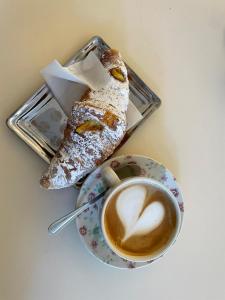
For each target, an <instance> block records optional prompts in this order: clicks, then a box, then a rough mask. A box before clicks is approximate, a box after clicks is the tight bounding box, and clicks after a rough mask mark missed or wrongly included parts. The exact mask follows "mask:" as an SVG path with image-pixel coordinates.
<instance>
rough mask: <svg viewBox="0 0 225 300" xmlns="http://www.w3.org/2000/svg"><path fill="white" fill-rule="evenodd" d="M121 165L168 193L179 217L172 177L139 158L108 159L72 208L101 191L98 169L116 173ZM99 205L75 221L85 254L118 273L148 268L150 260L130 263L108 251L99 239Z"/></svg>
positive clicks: (161, 167)
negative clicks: (92, 256)
mask: <svg viewBox="0 0 225 300" xmlns="http://www.w3.org/2000/svg"><path fill="white" fill-rule="evenodd" d="M124 165H133V166H135V169H136V170H137V172H138V174H137V175H139V176H146V177H150V178H153V179H155V180H158V181H160V182H161V183H163V184H164V185H165V186H166V187H167V188H168V189H170V190H171V192H172V193H173V194H174V196H175V197H176V199H177V202H178V204H179V207H180V210H181V212H182V216H183V211H184V205H183V198H182V195H181V191H180V188H179V186H178V184H177V182H176V179H175V177H174V176H173V175H172V174H171V172H170V171H169V170H167V169H166V168H165V167H164V166H163V165H161V164H159V163H158V162H156V161H154V160H152V159H150V158H148V157H144V156H139V155H129V156H119V157H116V158H112V159H110V160H107V161H106V162H105V163H104V164H102V165H101V166H100V167H99V168H97V169H96V170H95V171H94V172H93V173H91V174H90V175H89V176H88V178H87V179H86V181H85V182H84V184H83V185H82V188H81V190H80V194H79V196H78V199H77V203H76V208H78V207H80V206H82V205H84V204H85V203H87V202H88V200H90V199H92V198H94V197H96V196H97V195H98V194H100V193H102V192H103V191H105V189H106V185H105V183H104V181H103V179H102V177H101V170H102V168H104V167H106V166H111V167H112V168H113V169H114V170H117V169H119V168H121V167H122V166H124ZM103 201H104V199H103ZM103 201H100V202H97V203H96V204H94V205H93V206H91V207H90V208H88V209H86V210H85V211H84V212H83V213H81V214H80V215H79V216H78V217H77V218H76V225H77V228H78V231H79V233H80V237H81V240H82V241H83V242H84V244H85V246H86V248H87V249H88V250H89V252H90V253H91V254H93V255H94V256H95V257H96V258H97V259H99V260H100V261H101V262H103V263H106V264H108V265H110V266H113V267H116V268H121V269H134V268H139V267H143V266H147V265H149V264H151V263H152V262H153V261H154V260H152V261H148V262H132V261H128V260H125V259H123V258H120V257H119V256H118V255H117V254H115V253H114V252H113V251H112V250H111V249H110V248H109V247H108V245H107V244H106V242H105V240H104V237H103V235H102V231H101V224H100V211H101V206H102V202H103Z"/></svg>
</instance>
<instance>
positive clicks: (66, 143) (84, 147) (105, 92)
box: [41, 50, 129, 189]
mask: <svg viewBox="0 0 225 300" xmlns="http://www.w3.org/2000/svg"><path fill="white" fill-rule="evenodd" d="M102 63H103V65H104V66H105V68H106V69H107V70H108V71H109V73H110V74H111V79H110V81H109V82H108V83H107V85H106V86H105V87H104V88H102V89H100V90H95V91H94V90H89V91H88V92H86V93H85V95H84V96H83V97H82V99H81V101H80V102H75V103H74V106H73V108H72V112H71V116H70V118H69V120H68V123H67V127H66V130H65V133H64V140H63V142H62V144H61V146H60V148H59V150H58V151H57V153H56V155H55V156H54V157H53V159H52V161H51V163H50V166H49V168H48V171H47V172H46V174H45V175H44V176H43V177H42V179H41V185H42V186H43V187H45V188H48V189H59V188H65V187H68V186H71V185H73V184H75V183H76V182H77V181H78V180H79V179H81V178H82V177H84V176H85V175H86V174H88V173H89V172H91V171H92V170H93V169H94V168H95V167H96V166H98V165H99V164H101V163H102V162H103V161H104V160H105V159H106V158H107V157H109V156H110V155H111V154H112V153H113V151H114V150H115V148H116V147H117V146H118V145H119V143H120V142H121V140H122V139H123V137H124V134H125V132H126V111H127V106H128V101H129V82H128V78H127V70H126V67H125V65H124V63H123V61H122V58H121V56H120V55H119V53H118V52H116V51H115V50H108V51H106V52H105V53H104V54H103V56H102Z"/></svg>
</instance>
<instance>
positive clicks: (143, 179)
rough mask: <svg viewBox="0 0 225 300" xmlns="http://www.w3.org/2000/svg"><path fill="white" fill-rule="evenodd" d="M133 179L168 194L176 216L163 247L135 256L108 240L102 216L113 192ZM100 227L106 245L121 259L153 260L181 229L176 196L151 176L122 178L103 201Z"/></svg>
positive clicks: (167, 246) (161, 253)
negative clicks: (124, 251) (173, 229)
mask: <svg viewBox="0 0 225 300" xmlns="http://www.w3.org/2000/svg"><path fill="white" fill-rule="evenodd" d="M133 181H135V183H143V182H144V183H145V182H146V183H150V185H151V186H154V187H156V188H157V187H158V188H159V190H163V191H164V192H165V193H166V194H167V195H168V196H169V199H170V201H172V203H173V205H174V207H175V210H176V216H177V226H176V229H175V232H174V234H173V237H172V238H171V240H170V241H169V243H168V244H167V245H166V246H165V248H163V249H162V250H159V251H156V252H155V253H153V254H151V255H146V256H135V255H128V254H124V253H123V252H122V251H120V250H119V249H117V248H116V247H115V246H114V245H113V244H112V243H111V241H110V239H109V238H108V236H107V233H106V230H105V225H104V216H105V210H106V207H107V205H108V203H109V202H110V200H111V199H112V198H113V196H114V195H115V193H117V192H118V191H119V190H120V189H122V188H123V187H124V186H129V183H130V184H132V182H133ZM101 229H102V233H103V236H104V239H105V241H106V243H107V245H108V246H109V248H110V249H111V250H112V251H113V252H115V253H116V254H117V255H118V256H120V257H121V258H123V259H127V260H130V261H135V262H147V261H150V260H155V259H157V258H159V257H161V256H163V255H164V254H165V253H166V252H167V251H168V250H169V248H170V247H171V246H172V245H173V244H174V243H175V241H176V239H177V237H178V235H179V232H180V229H181V211H180V208H179V205H178V203H177V200H176V197H175V196H174V195H173V193H172V192H171V191H170V190H169V189H168V188H167V187H166V186H165V185H164V184H162V183H161V182H159V181H157V180H155V179H152V178H148V177H144V176H135V177H132V178H126V179H124V180H122V181H121V182H120V183H119V184H117V185H116V186H114V187H112V188H110V190H109V192H108V194H107V197H106V199H105V201H104V204H103V207H102V211H101Z"/></svg>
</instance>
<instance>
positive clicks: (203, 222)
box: [0, 0, 225, 300]
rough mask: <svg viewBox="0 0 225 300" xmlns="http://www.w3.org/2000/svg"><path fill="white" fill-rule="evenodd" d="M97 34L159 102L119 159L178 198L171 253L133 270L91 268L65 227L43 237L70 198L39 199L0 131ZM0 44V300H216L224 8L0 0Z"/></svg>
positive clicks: (224, 147) (224, 276) (220, 253)
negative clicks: (179, 213)
mask: <svg viewBox="0 0 225 300" xmlns="http://www.w3.org/2000/svg"><path fill="white" fill-rule="evenodd" d="M96 34H98V35H100V36H102V37H103V38H104V39H105V40H106V41H107V42H108V43H109V44H110V45H111V46H113V47H114V48H117V49H119V50H120V51H121V52H122V54H123V56H124V58H125V59H126V61H127V62H128V63H129V65H130V66H131V67H133V68H134V69H135V70H136V72H137V73H138V74H139V75H140V76H141V77H142V78H143V79H144V81H145V82H146V83H147V84H149V85H150V86H151V87H152V88H153V89H154V91H155V92H156V93H157V94H158V95H159V96H160V97H161V99H162V106H161V108H160V109H159V110H158V111H157V112H156V113H155V114H154V115H153V116H152V117H151V118H149V119H148V120H147V121H146V122H145V123H144V124H143V126H141V128H139V129H138V130H137V131H136V133H135V135H134V136H133V137H132V138H131V139H130V140H129V142H128V143H127V144H126V145H125V146H124V147H123V148H122V149H121V150H120V151H119V152H120V154H121V153H123V154H128V153H136V154H144V155H148V156H150V157H152V158H154V159H157V160H159V161H161V162H162V163H164V164H165V165H166V166H167V167H168V168H169V169H170V170H171V171H172V172H174V174H175V175H176V177H177V178H178V181H179V182H180V184H181V187H182V190H183V194H184V197H185V211H186V213H185V219H184V224H183V228H182V232H181V236H180V238H179V240H178V241H177V243H176V245H175V246H174V247H173V249H171V251H170V252H169V253H168V254H167V256H166V257H164V258H163V259H162V260H160V261H159V262H158V263H155V264H153V265H152V266H151V267H149V268H144V269H140V270H134V271H120V270H116V269H113V268H109V267H107V266H105V265H103V264H101V263H99V262H98V261H97V260H96V259H94V258H93V257H92V256H91V255H90V254H89V253H88V252H86V250H85V248H84V246H83V245H82V244H81V243H80V240H79V236H78V233H77V232H76V229H75V226H74V224H71V225H70V226H69V227H68V228H67V229H66V230H64V232H61V234H59V235H58V236H56V237H49V236H48V233H47V227H48V225H49V223H51V222H52V221H53V220H54V219H55V218H57V217H60V216H61V215H63V214H65V213H67V212H68V211H70V210H71V209H73V207H74V202H75V198H76V193H75V191H73V190H72V189H67V190H61V191H52V192H48V191H45V190H43V189H40V188H39V184H38V181H39V178H40V175H41V174H42V172H43V171H44V170H45V168H46V164H45V163H44V162H43V161H42V160H41V159H40V158H39V157H38V156H37V155H36V154H35V153H34V152H33V151H32V150H31V149H29V147H28V146H26V145H25V144H24V143H23V142H22V141H20V140H19V138H18V137H16V136H15V134H14V133H12V132H11V131H10V130H8V129H7V128H6V126H5V119H6V118H7V117H8V116H9V115H10V114H11V113H12V112H13V111H14V110H15V109H17V107H18V106H19V105H21V104H22V103H23V101H24V100H25V99H26V98H27V97H28V96H30V95H31V94H32V93H33V92H34V91H35V90H36V89H37V88H38V87H39V86H40V84H41V83H42V79H41V76H40V74H39V70H40V69H41V68H42V67H44V66H45V65H47V64H48V63H49V62H50V61H51V60H52V59H54V58H57V59H58V60H59V61H61V62H62V63H64V62H65V61H66V60H67V59H68V58H69V57H70V56H71V55H72V54H73V53H74V52H75V51H76V50H77V49H79V48H80V47H81V46H82V45H83V44H84V43H85V42H86V41H87V40H88V39H89V38H90V37H91V36H93V35H96ZM0 45H1V46H0V122H1V124H0V140H1V143H0V166H1V175H0V176H1V178H0V186H1V196H0V205H1V207H0V221H1V226H0V237H1V242H0V277H1V278H0V299H1V300H15V299H16V300H40V299H41V300H61V299H63V300H69V299H87V300H88V299H99V300H100V299H104V300H105V299H107V300H112V299H129V300H133V299H160V300H170V299H171V300H174V299H182V300H190V299H196V300H212V299H213V300H222V299H225V236H224V230H225V199H224V185H225V159H224V153H225V130H224V129H225V121H224V119H225V118H224V113H225V104H224V97H225V58H224V57H225V2H224V1H222V0H195V1H194V0H181V1H178V0H171V1H165V0H158V1H153V0H151V1H147V0H145V1H143V0H139V1H134V0H130V1H128V0H127V1H125V0H124V1H119V0H114V1H97V0H95V1H78V0H65V1H60V0H54V1H53V0H48V1H44V0H32V1H30V0H20V1H18V0H2V1H1V2H0Z"/></svg>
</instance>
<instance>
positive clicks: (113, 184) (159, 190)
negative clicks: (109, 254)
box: [101, 167, 181, 262]
mask: <svg viewBox="0 0 225 300" xmlns="http://www.w3.org/2000/svg"><path fill="white" fill-rule="evenodd" d="M102 175H103V178H104V179H105V181H106V182H107V185H108V186H109V187H110V188H109V191H108V192H107V195H106V199H105V202H104V204H103V208H102V211H101V228H102V233H103V236H104V238H105V241H106V243H107V244H108V246H109V247H110V248H111V250H112V251H113V252H115V253H116V254H117V255H119V256H120V257H121V258H123V259H127V260H130V261H136V262H145V261H150V260H155V259H157V258H159V257H160V256H162V255H163V254H165V253H166V252H167V251H168V249H169V248H170V247H171V245H172V244H173V243H174V242H175V241H176V239H177V236H178V234H179V231H180V227H181V212H180V209H179V206H178V203H177V200H176V198H175V196H174V195H173V193H172V192H171V191H170V190H169V189H167V188H166V187H165V186H164V185H163V184H162V183H160V182H159V181H156V180H154V179H151V178H147V177H129V178H127V179H125V180H122V181H121V180H120V179H119V177H118V176H117V174H116V173H115V172H114V171H113V169H111V168H110V167H106V168H104V169H103V171H102Z"/></svg>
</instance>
